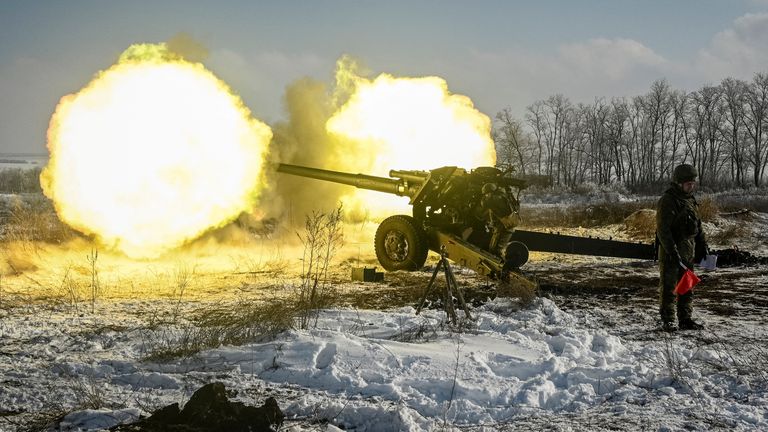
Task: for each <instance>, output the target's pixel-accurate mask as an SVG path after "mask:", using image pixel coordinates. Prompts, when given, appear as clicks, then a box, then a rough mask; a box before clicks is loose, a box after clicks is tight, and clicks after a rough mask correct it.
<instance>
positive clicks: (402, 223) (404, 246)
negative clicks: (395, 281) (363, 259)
mask: <svg viewBox="0 0 768 432" xmlns="http://www.w3.org/2000/svg"><path fill="white" fill-rule="evenodd" d="M374 247H375V249H376V258H378V259H379V263H380V264H381V266H382V267H384V269H385V270H387V271H394V270H406V271H415V270H419V269H420V268H422V267H424V262H426V261H427V254H428V253H429V247H428V245H427V235H426V233H424V229H422V228H421V226H419V224H418V223H417V222H416V220H415V219H414V218H412V217H410V216H405V215H395V216H390V217H388V218H386V219H384V221H382V222H381V225H379V228H378V229H377V230H376V238H375V240H374Z"/></svg>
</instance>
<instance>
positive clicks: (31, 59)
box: [0, 0, 768, 153]
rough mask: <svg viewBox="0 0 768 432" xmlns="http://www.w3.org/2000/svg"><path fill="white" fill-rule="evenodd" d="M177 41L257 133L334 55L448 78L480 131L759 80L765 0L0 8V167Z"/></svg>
mask: <svg viewBox="0 0 768 432" xmlns="http://www.w3.org/2000/svg"><path fill="white" fill-rule="evenodd" d="M179 33H186V34H188V35H190V36H192V37H193V38H194V39H195V40H197V41H198V42H200V43H201V44H202V45H204V46H205V47H206V48H207V49H208V51H209V56H208V58H207V59H206V60H205V61H204V63H205V65H206V66H207V67H208V68H209V69H210V70H212V71H213V72H214V73H215V74H217V75H218V76H219V77H220V78H222V79H223V80H224V81H226V82H227V83H228V84H229V85H230V86H231V87H232V88H233V90H234V91H235V92H236V93H238V94H239V95H240V96H241V97H242V98H243V100H244V101H245V103H246V104H247V105H248V106H249V108H250V109H251V110H252V111H253V113H254V115H255V116H256V117H258V118H259V119H261V120H263V121H266V122H267V123H272V122H275V121H278V120H281V119H284V118H285V114H284V111H283V102H282V97H283V94H284V90H285V87H286V85H288V84H289V83H291V82H293V81H294V80H296V79H298V78H301V77H305V76H310V77H312V78H315V79H319V80H322V81H325V82H328V83H329V84H330V83H331V81H332V76H333V70H334V65H335V62H336V60H337V59H338V58H339V57H340V56H341V55H343V54H350V55H352V56H353V57H355V58H357V59H358V60H360V61H361V62H362V63H363V64H364V65H366V66H367V67H368V69H370V70H371V71H372V72H373V73H374V75H375V74H378V73H382V72H388V73H391V74H394V75H398V76H427V75H436V76H440V77H443V78H444V79H445V80H446V81H447V82H448V86H449V90H451V91H452V92H454V93H460V94H464V95H466V96H469V97H470V98H471V99H472V100H473V101H474V103H475V105H476V107H477V108H478V109H479V110H480V111H482V112H484V113H486V114H487V115H488V116H490V117H493V116H494V115H495V114H496V112H498V111H499V110H501V109H503V108H505V107H510V108H511V109H512V110H513V112H514V113H515V114H516V115H518V116H519V117H521V118H522V116H523V114H524V111H525V107H526V106H528V105H530V104H531V103H533V102H535V101H537V100H540V99H544V98H547V97H548V96H551V95H553V94H556V93H562V94H564V95H565V96H567V97H569V98H570V99H571V100H573V101H575V102H587V103H589V102H592V101H593V100H594V99H595V98H596V97H612V96H635V95H637V94H641V93H644V92H646V91H648V89H649V88H650V84H651V83H652V82H653V81H654V80H656V79H660V78H666V79H667V80H668V81H669V82H670V84H671V85H672V86H673V87H674V88H680V89H684V90H689V91H690V90H696V89H698V88H699V87H701V86H702V85H704V84H717V83H719V82H720V81H721V80H722V79H723V78H725V77H729V76H732V77H736V78H742V79H747V80H749V79H751V78H752V77H753V76H754V74H755V73H757V72H768V49H766V47H768V0H581V1H573V0H557V1H555V0H551V1H547V0H539V1H513V0H507V1H481V0H476V1H468V0H467V1H458V0H456V1H449V0H443V1H437V0H431V1H416V0H411V1H400V0H387V1H384V0H381V1H363V0H360V1H351V0H348V1H342V0H328V1H322V0H314V1H311V0H305V1H289V0H283V1H257V0H248V1H246V0H241V1H226V0H219V1H203V0H169V1H161V0H155V1H146V0H133V1H98V0H91V1H86V0H67V1H34V0H0V153H9V152H10V153H45V152H46V150H45V132H46V129H47V127H48V121H49V119H50V116H51V114H52V113H53V110H54V108H55V107H56V104H57V102H58V100H59V99H60V98H61V97H62V96H64V95H66V94H68V93H73V92H76V91H78V90H79V89H80V88H81V87H82V86H84V85H85V84H86V83H88V82H89V81H90V79H91V78H92V76H93V75H94V74H95V73H96V72H98V71H99V70H103V69H106V68H108V67H109V66H110V65H111V64H113V63H114V62H115V60H116V59H117V56H118V55H119V54H120V53H121V52H122V51H123V50H125V49H126V48H127V47H128V46H130V45H131V44H134V43H139V42H151V43H156V42H164V41H167V40H168V39H170V38H171V37H173V36H175V35H177V34H179Z"/></svg>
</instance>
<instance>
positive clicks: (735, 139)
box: [720, 78, 748, 187]
mask: <svg viewBox="0 0 768 432" xmlns="http://www.w3.org/2000/svg"><path fill="white" fill-rule="evenodd" d="M747 85H748V84H747V83H746V82H744V81H741V80H737V79H734V78H726V79H724V80H723V82H722V83H720V88H721V91H722V95H723V103H724V105H725V117H724V123H725V124H724V125H723V139H724V140H725V143H726V146H727V148H728V156H729V157H728V162H729V167H730V177H731V179H732V180H733V181H734V182H735V183H736V184H737V185H739V186H741V187H744V186H745V185H746V166H745V165H746V158H747V155H746V149H745V146H744V142H745V141H746V139H744V136H743V135H744V134H745V133H746V132H745V131H744V104H745V101H746V93H747Z"/></svg>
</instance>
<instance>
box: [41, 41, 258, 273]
mask: <svg viewBox="0 0 768 432" xmlns="http://www.w3.org/2000/svg"><path fill="white" fill-rule="evenodd" d="M271 137H272V132H271V130H270V129H269V127H268V126H266V125H265V124H264V123H262V122H260V121H258V120H255V119H253V118H252V117H251V114H250V111H249V110H248V109H247V108H246V107H245V106H244V104H243V102H242V100H241V99H240V98H239V97H238V96H236V95H234V94H233V93H232V92H231V90H230V89H229V88H228V87H227V85H226V84H225V83H223V82H222V81H221V80H219V79H218V78H217V77H216V76H214V75H213V73H211V72H210V71H208V70H206V69H205V67H204V66H203V65H202V64H199V63H191V62H187V61H185V60H184V59H183V58H181V57H179V56H177V55H174V54H172V53H170V52H169V51H168V50H167V49H166V48H165V46H164V45H163V44H159V45H135V46H133V47H131V48H129V50H127V51H126V53H125V54H124V55H123V56H122V57H121V59H120V61H119V62H118V63H117V64H115V65H113V66H112V67H111V68H109V69H108V70H106V71H104V72H101V73H99V74H98V75H97V76H96V77H95V78H94V79H93V80H92V81H91V82H90V83H89V84H88V85H87V86H86V87H84V88H83V89H82V90H80V91H79V92H78V93H76V94H72V95H67V96H65V97H63V98H62V99H61V101H60V102H59V104H58V106H57V107H56V111H55V113H54V114H53V117H52V118H51V121H50V126H49V129H48V143H47V144H48V149H49V152H50V159H49V164H48V165H47V166H46V168H45V170H44V171H43V173H42V176H41V184H42V187H43V190H44V192H45V194H46V195H47V196H48V197H49V198H51V200H53V202H54V204H55V206H56V210H57V213H58V215H59V217H60V218H61V220H62V221H64V222H66V223H67V224H69V225H70V226H72V227H73V228H75V229H77V230H79V231H81V232H83V233H85V234H88V235H93V236H95V237H96V238H97V240H98V241H99V242H101V243H102V244H104V245H105V246H107V247H109V248H113V249H117V250H119V251H122V252H123V253H125V254H126V255H128V256H130V257H134V258H151V257H156V256H159V255H161V254H163V253H164V252H166V251H169V250H172V249H174V248H177V247H179V246H181V245H183V244H184V243H186V242H188V241H190V240H193V239H195V238H197V237H199V236H200V235H201V234H203V233H205V232H206V231H208V230H211V229H213V228H216V227H220V226H223V225H225V224H227V223H228V222H230V221H232V220H233V219H235V218H236V217H237V216H238V215H239V214H240V213H242V212H243V211H248V210H250V209H251V208H253V206H254V204H255V202H256V199H257V198H258V196H259V193H260V188H261V185H262V184H263V178H262V177H263V165H264V158H265V156H266V149H267V146H268V144H269V141H270V139H271Z"/></svg>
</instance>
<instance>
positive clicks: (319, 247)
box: [296, 205, 344, 329]
mask: <svg viewBox="0 0 768 432" xmlns="http://www.w3.org/2000/svg"><path fill="white" fill-rule="evenodd" d="M341 216H342V207H341V205H340V206H339V207H337V208H336V209H335V210H333V211H332V212H330V213H323V212H312V214H310V215H307V217H306V219H305V223H304V234H303V235H302V234H300V233H296V235H297V236H298V237H299V239H300V240H301V242H302V244H303V245H304V254H303V257H302V270H301V285H300V286H299V288H298V293H297V299H296V307H297V318H298V320H299V328H302V329H307V328H309V327H310V325H314V324H317V310H318V309H320V308H322V307H325V306H327V305H328V303H329V301H330V298H331V296H332V292H331V289H330V288H331V287H330V285H329V284H328V268H329V265H330V262H331V260H332V259H333V257H334V255H335V254H336V252H337V251H338V250H339V248H340V247H341V246H342V244H343V240H344V236H343V230H342V226H341Z"/></svg>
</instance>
